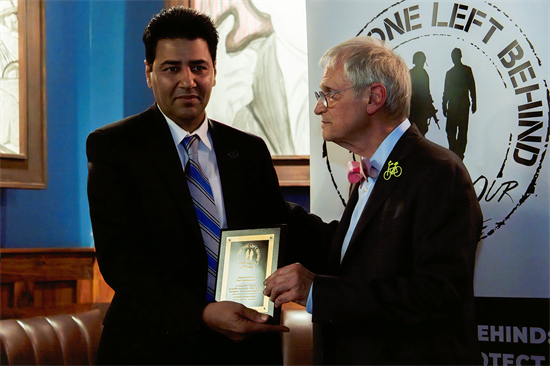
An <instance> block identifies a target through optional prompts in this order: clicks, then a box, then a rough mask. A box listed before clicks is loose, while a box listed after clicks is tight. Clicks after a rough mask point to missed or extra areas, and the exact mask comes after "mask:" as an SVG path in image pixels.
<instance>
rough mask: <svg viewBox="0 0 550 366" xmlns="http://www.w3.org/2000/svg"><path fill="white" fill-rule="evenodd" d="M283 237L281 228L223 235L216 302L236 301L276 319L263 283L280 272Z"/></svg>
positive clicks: (225, 233) (233, 231)
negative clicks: (279, 261)
mask: <svg viewBox="0 0 550 366" xmlns="http://www.w3.org/2000/svg"><path fill="white" fill-rule="evenodd" d="M280 234H281V227H275V228H266V229H250V230H223V231H222V235H221V242H220V255H219V260H218V263H219V268H218V277H217V279H216V297H215V299H216V301H235V302H238V303H241V304H243V305H244V306H246V307H249V308H251V309H254V310H256V311H258V312H260V313H265V314H269V315H271V316H273V311H274V306H273V303H272V302H271V301H269V298H268V297H267V296H264V294H263V291H264V284H263V283H264V281H265V279H266V278H267V277H269V276H270V275H271V274H272V273H273V272H275V270H276V269H277V261H278V258H279V241H280V236H281V235H280Z"/></svg>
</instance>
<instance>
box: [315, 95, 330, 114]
mask: <svg viewBox="0 0 550 366" xmlns="http://www.w3.org/2000/svg"><path fill="white" fill-rule="evenodd" d="M326 111H327V107H325V105H324V104H323V101H322V100H321V98H319V99H318V100H317V104H315V109H313V113H315V114H316V115H318V116H319V115H321V114H323V113H325V112H326Z"/></svg>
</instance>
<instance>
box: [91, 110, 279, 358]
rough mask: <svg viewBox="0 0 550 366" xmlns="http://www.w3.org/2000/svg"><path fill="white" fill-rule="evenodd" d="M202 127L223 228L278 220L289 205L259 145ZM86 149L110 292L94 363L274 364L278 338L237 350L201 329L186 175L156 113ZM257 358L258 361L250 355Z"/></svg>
mask: <svg viewBox="0 0 550 366" xmlns="http://www.w3.org/2000/svg"><path fill="white" fill-rule="evenodd" d="M208 123H209V127H208V128H209V131H210V135H211V137H212V141H213V145H214V149H215V152H216V158H217V162H218V169H219V174H220V179H221V185H222V191H223V197H224V204H225V211H226V219H227V225H228V228H229V229H239V228H251V227H262V226H264V227H265V226H273V225H276V224H281V223H284V222H285V220H286V205H285V202H284V199H283V197H282V195H281V193H280V190H279V185H278V179H277V175H276V173H275V170H274V168H273V165H272V161H271V156H270V154H269V151H268V150H267V147H266V145H265V143H264V142H263V140H262V139H260V138H259V137H256V136H253V135H250V134H247V133H244V132H242V131H239V130H236V129H234V128H231V127H229V126H226V125H223V124H221V123H218V122H215V121H212V120H209V122H208ZM86 150H87V155H88V168H89V175H88V199H89V204H90V217H91V220H92V228H93V234H94V240H95V246H96V250H97V257H98V263H99V267H100V270H101V272H102V274H103V276H104V278H105V280H106V282H107V283H108V284H109V285H110V286H111V287H112V288H113V289H114V290H115V296H114V298H113V301H112V304H111V307H110V309H109V310H108V312H107V315H106V318H105V321H104V325H105V328H104V332H103V336H102V340H101V344H100V349H99V356H98V358H99V362H101V363H111V364H114V363H128V364H150V363H154V364H163V363H167V364H201V363H205V364H216V363H223V364H231V363H237V364H246V363H248V362H250V363H253V364H258V363H268V364H274V363H279V362H280V358H281V355H280V348H278V347H279V344H278V339H279V335H275V337H272V338H271V339H270V340H263V339H261V338H262V337H253V338H251V339H250V340H249V341H246V342H242V343H240V344H236V343H234V342H232V341H229V340H228V339H226V338H224V337H222V336H219V335H218V334H215V333H214V332H212V331H210V330H209V329H207V328H206V327H205V326H204V324H203V323H202V311H203V309H204V307H205V306H206V304H207V302H206V299H205V296H206V295H205V294H206V293H205V291H206V276H207V258H206V252H205V249H204V244H203V240H202V236H201V233H200V228H199V225H198V222H197V219H196V215H195V211H194V208H193V204H192V201H191V196H190V193H189V190H188V188H187V182H186V178H185V173H184V171H183V169H182V166H181V163H180V160H179V157H178V153H177V150H176V147H175V146H174V142H173V139H172V135H171V133H170V130H169V128H168V125H167V123H166V120H165V118H164V116H163V115H162V113H161V112H160V111H159V110H158V107H157V106H156V105H153V106H151V107H150V108H149V109H147V110H146V111H145V112H143V113H141V114H139V115H135V116H132V117H128V118H126V119H123V120H121V121H118V122H115V123H113V124H110V125H107V126H104V127H102V128H100V129H98V130H96V131H94V132H93V133H91V134H90V135H89V137H88V140H87V146H86ZM256 338H259V340H256ZM254 342H256V343H254ZM241 349H244V350H245V351H244V352H242V351H241ZM257 353H262V357H261V358H254V355H256V354H257Z"/></svg>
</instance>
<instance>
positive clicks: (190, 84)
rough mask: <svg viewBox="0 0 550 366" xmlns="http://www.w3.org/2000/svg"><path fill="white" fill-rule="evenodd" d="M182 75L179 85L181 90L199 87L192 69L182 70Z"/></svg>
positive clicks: (185, 68)
mask: <svg viewBox="0 0 550 366" xmlns="http://www.w3.org/2000/svg"><path fill="white" fill-rule="evenodd" d="M180 74H181V75H180V80H179V84H178V86H179V87H180V88H184V89H191V88H194V87H195V86H197V83H195V74H193V72H192V71H191V69H190V68H188V67H184V68H182V70H181V72H180Z"/></svg>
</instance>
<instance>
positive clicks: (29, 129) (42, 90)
mask: <svg viewBox="0 0 550 366" xmlns="http://www.w3.org/2000/svg"><path fill="white" fill-rule="evenodd" d="M17 20H18V36H19V41H18V44H19V61H18V62H19V64H18V72H19V141H20V149H19V152H16V153H10V152H6V150H4V153H2V152H0V188H25V189H45V188H46V184H47V182H46V180H47V160H46V159H47V146H46V52H45V51H46V41H45V33H46V32H45V2H43V1H26V0H19V1H18V2H17Z"/></svg>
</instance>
